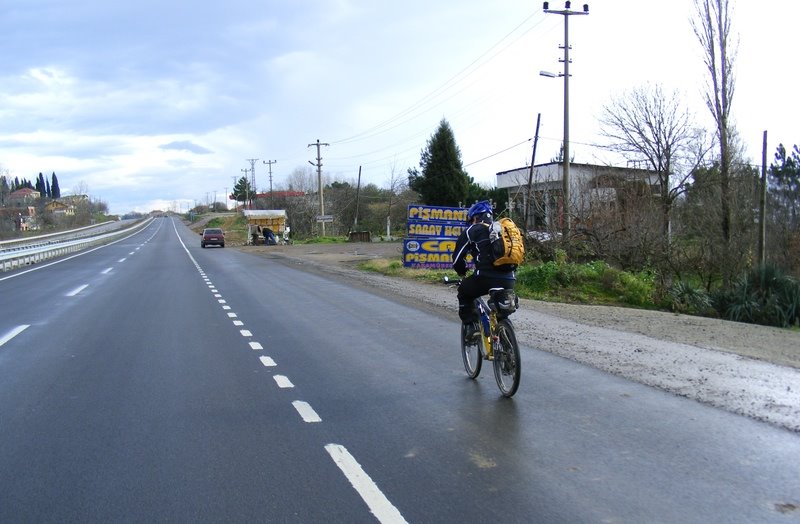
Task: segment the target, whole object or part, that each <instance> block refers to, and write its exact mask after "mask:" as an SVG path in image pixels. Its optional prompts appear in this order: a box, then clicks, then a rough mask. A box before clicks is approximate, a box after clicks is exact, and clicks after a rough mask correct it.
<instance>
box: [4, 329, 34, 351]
mask: <svg viewBox="0 0 800 524" xmlns="http://www.w3.org/2000/svg"><path fill="white" fill-rule="evenodd" d="M29 327H31V325H30V324H22V325H20V326H17V327H15V328H14V329H12V330H11V331H9V332H8V333H6V334H5V335H3V338H0V346H2V345H3V344H5V343H6V342H8V341H9V340H11V339H12V338H14V337H16V336H17V335H19V334H20V333H22V332H23V331H25V330H26V329H28V328H29Z"/></svg>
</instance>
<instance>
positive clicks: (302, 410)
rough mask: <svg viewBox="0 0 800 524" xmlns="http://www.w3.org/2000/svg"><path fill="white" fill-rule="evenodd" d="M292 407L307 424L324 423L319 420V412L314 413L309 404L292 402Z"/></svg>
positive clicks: (297, 401)
mask: <svg viewBox="0 0 800 524" xmlns="http://www.w3.org/2000/svg"><path fill="white" fill-rule="evenodd" d="M292 406H294V409H296V410H297V412H298V413H299V414H300V416H301V417H303V420H304V421H306V422H309V423H311V422H322V419H321V418H319V415H317V412H316V411H314V408H312V407H311V405H310V404H309V403H308V402H303V401H302V400H295V401H294V402H292Z"/></svg>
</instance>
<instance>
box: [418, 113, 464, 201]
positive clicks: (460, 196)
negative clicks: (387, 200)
mask: <svg viewBox="0 0 800 524" xmlns="http://www.w3.org/2000/svg"><path fill="white" fill-rule="evenodd" d="M419 166H420V168H421V169H422V172H421V173H420V172H419V171H418V170H417V169H416V168H413V169H409V170H408V186H409V187H410V188H411V189H412V190H414V191H416V192H417V193H419V196H420V198H421V200H422V203H423V204H428V205H433V206H456V205H458V204H459V203H461V204H462V205H463V204H465V203H466V201H467V197H468V193H469V189H470V183H471V180H470V178H469V176H468V175H467V172H466V171H464V167H463V165H462V163H461V151H460V150H459V149H458V146H457V145H456V139H455V135H454V134H453V130H452V129H451V128H450V124H448V123H447V120H445V119H442V121H441V122H440V123H439V127H438V129H437V130H436V132H435V133H434V134H433V135H431V138H430V139H429V140H428V144H427V147H426V148H425V149H423V150H422V154H421V156H420V160H419Z"/></svg>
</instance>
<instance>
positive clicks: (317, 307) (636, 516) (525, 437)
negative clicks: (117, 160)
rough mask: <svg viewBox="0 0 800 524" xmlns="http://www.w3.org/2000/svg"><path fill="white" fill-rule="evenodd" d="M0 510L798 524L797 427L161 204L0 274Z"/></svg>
mask: <svg viewBox="0 0 800 524" xmlns="http://www.w3.org/2000/svg"><path fill="white" fill-rule="evenodd" d="M0 296H2V302H1V303H0V522H23V521H24V522H29V521H60V522H77V521H79V522H108V521H115V522H125V521H131V522H133V521H135V522H144V521H146V522H152V521H175V522H211V521H214V522H219V521H225V522H252V521H263V522H304V523H307V522H348V523H350V522H375V521H380V522H402V521H404V520H405V521H407V522H459V523H461V522H489V521H503V522H571V523H572V522H636V523H641V522H681V523H684V522H748V523H752V522H790V521H794V522H796V519H797V518H798V515H800V508H799V507H798V506H800V461H798V458H797V457H798V456H800V436H798V435H797V434H794V433H791V432H788V431H784V430H780V429H776V428H775V427H772V426H769V425H766V424H763V423H759V422H756V421H753V420H751V419H747V418H744V417H740V416H736V415H732V414H730V413H726V412H723V411H720V410H717V409H714V408H711V407H708V406H704V405H701V404H699V403H696V402H693V401H691V400H687V399H683V398H678V397H675V396H672V395H669V394H667V393H664V392H661V391H658V390H655V389H652V388H648V387H646V386H642V385H639V384H635V383H632V382H628V381H626V380H624V379H620V378H618V377H615V376H613V375H609V374H606V373H603V372H600V371H597V370H595V369H592V368H588V367H584V366H581V365H579V364H576V363H574V362H572V361H568V360H565V359H561V358H559V357H556V356H553V355H551V354H547V353H543V352H539V351H536V350H535V349H534V348H523V351H522V356H523V382H522V385H521V387H520V391H519V392H518V393H517V395H516V396H515V397H514V398H513V399H511V400H507V399H502V398H501V397H500V395H499V393H498V391H497V387H496V385H495V384H494V378H493V376H492V374H491V369H490V368H488V367H487V368H486V369H484V371H483V373H482V375H481V377H479V379H478V380H477V381H470V380H468V379H467V378H466V377H465V376H464V372H463V369H462V367H461V362H460V357H459V355H458V350H457V342H456V341H457V333H458V324H457V323H456V320H455V319H454V318H445V317H441V316H436V315H434V314H431V312H430V311H429V309H427V308H415V307H412V306H410V305H409V304H407V303H401V302H399V301H397V302H395V301H393V300H391V299H389V298H386V297H382V296H379V295H376V294H372V293H370V292H369V291H368V290H366V289H362V288H360V287H353V286H351V285H347V284H346V283H344V282H338V281H336V280H330V279H327V278H325V277H323V276H320V275H315V274H310V273H304V272H302V271H300V270H298V269H297V268H292V267H289V266H287V265H282V264H280V263H277V262H274V261H270V260H265V259H264V258H262V257H258V256H254V255H252V254H248V253H245V252H241V251H239V250H232V249H220V248H207V249H201V248H200V246H199V237H198V235H196V234H195V233H192V232H191V231H189V230H188V229H187V228H186V227H185V226H184V225H182V224H181V223H180V222H179V221H177V220H175V221H173V220H172V219H168V218H164V219H158V220H155V221H154V222H153V224H151V225H150V226H149V227H148V228H147V229H146V230H144V231H143V232H142V233H139V234H136V235H133V236H131V237H129V238H126V239H123V240H121V241H119V242H117V243H115V244H112V245H109V246H106V247H103V248H100V249H96V250H93V251H90V252H86V253H83V254H82V255H80V256H77V257H72V258H69V259H64V260H62V261H59V262H58V263H54V264H42V265H41V266H38V267H32V268H29V269H26V270H24V271H17V272H14V273H9V274H5V275H2V276H0Z"/></svg>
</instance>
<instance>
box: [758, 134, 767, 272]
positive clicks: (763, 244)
mask: <svg viewBox="0 0 800 524" xmlns="http://www.w3.org/2000/svg"><path fill="white" fill-rule="evenodd" d="M766 262H767V132H766V131H764V142H763V143H762V145H761V187H760V188H759V191H758V263H759V264H761V265H762V266H763V265H764V264H766Z"/></svg>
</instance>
